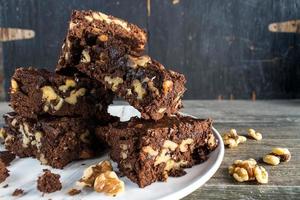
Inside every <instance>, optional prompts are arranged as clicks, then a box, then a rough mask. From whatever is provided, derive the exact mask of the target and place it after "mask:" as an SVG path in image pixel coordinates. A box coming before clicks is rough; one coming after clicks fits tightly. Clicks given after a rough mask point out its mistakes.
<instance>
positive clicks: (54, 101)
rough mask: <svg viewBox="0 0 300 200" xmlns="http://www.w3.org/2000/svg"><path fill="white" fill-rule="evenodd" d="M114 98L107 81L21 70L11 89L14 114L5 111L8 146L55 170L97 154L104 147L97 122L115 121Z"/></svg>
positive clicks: (26, 69)
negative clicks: (99, 141) (110, 108)
mask: <svg viewBox="0 0 300 200" xmlns="http://www.w3.org/2000/svg"><path fill="white" fill-rule="evenodd" d="M112 99H113V94H112V93H111V92H109V91H106V90H105V88H104V86H103V85H102V84H100V83H98V82H97V81H94V80H92V79H89V78H86V77H82V76H81V77H78V76H77V74H74V75H73V76H64V75H59V74H56V73H53V72H48V71H46V70H43V69H34V68H32V67H29V68H18V69H16V71H15V73H14V75H13V77H12V79H11V87H10V106H11V107H12V108H13V110H14V112H10V113H7V114H5V115H4V119H5V123H6V125H5V127H4V132H2V137H3V138H4V144H5V147H6V148H7V149H8V150H9V151H11V152H13V153H14V154H16V155H18V156H19V157H28V156H32V157H36V158H37V159H39V160H40V161H41V163H42V164H48V165H51V166H53V167H55V168H63V167H64V166H65V165H67V164H68V163H69V162H71V161H73V160H77V159H85V158H91V157H93V156H94V155H95V153H96V152H97V148H98V147H97V146H99V145H98V144H96V143H95V139H94V138H95V134H94V129H95V126H96V125H97V124H103V125H105V123H106V122H107V121H109V118H110V116H109V114H108V113H107V107H108V105H109V104H110V103H111V102H112ZM99 121H100V122H101V123H99Z"/></svg>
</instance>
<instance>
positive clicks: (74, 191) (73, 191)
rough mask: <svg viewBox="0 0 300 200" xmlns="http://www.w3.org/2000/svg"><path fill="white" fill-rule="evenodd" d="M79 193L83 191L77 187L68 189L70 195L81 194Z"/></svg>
mask: <svg viewBox="0 0 300 200" xmlns="http://www.w3.org/2000/svg"><path fill="white" fill-rule="evenodd" d="M79 193H81V190H77V189H75V188H72V189H70V190H69V191H68V194H69V195H70V196H75V195H77V194H79Z"/></svg>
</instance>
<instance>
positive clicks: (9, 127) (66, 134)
mask: <svg viewBox="0 0 300 200" xmlns="http://www.w3.org/2000/svg"><path fill="white" fill-rule="evenodd" d="M4 118H5V122H6V126H5V127H4V132H5V134H3V135H4V141H5V142H4V145H5V147H6V149H7V150H9V151H11V152H13V153H14V154H16V155H17V156H19V157H35V158H37V159H39V160H40V162H41V163H42V164H46V165H50V166H52V167H55V168H63V167H64V166H65V165H67V164H68V163H70V162H71V161H73V160H78V159H87V158H91V157H94V156H95V152H97V151H98V150H99V151H101V150H103V149H104V147H105V146H104V145H102V144H101V143H99V142H97V141H95V135H94V127H95V126H94V124H93V123H94V122H92V120H85V119H82V118H67V117H47V118H40V119H38V120H35V119H29V118H24V117H21V116H20V115H17V114H16V113H8V114H6V115H5V116H4Z"/></svg>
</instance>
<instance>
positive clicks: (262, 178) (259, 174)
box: [254, 166, 269, 184]
mask: <svg viewBox="0 0 300 200" xmlns="http://www.w3.org/2000/svg"><path fill="white" fill-rule="evenodd" d="M254 175H255V178H256V180H257V182H259V183H262V184H265V183H268V177H269V176H268V172H267V171H266V169H265V168H264V167H262V166H256V167H255V168H254Z"/></svg>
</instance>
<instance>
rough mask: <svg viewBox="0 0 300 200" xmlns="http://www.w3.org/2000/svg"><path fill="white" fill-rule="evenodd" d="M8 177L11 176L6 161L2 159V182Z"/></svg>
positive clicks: (0, 172)
mask: <svg viewBox="0 0 300 200" xmlns="http://www.w3.org/2000/svg"><path fill="white" fill-rule="evenodd" d="M7 177H9V171H8V169H7V168H6V165H5V163H4V162H2V161H0V183H2V182H3V181H5V180H6V178H7Z"/></svg>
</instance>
